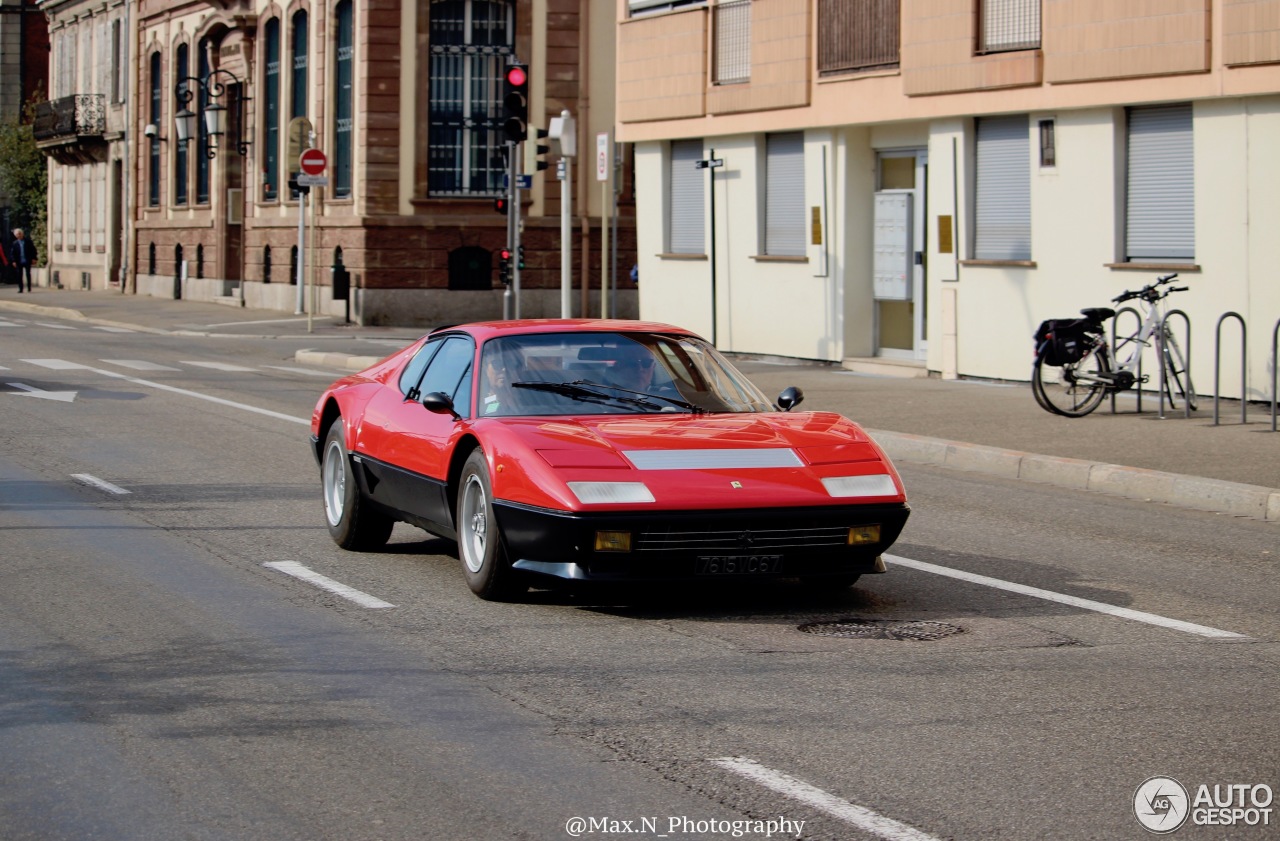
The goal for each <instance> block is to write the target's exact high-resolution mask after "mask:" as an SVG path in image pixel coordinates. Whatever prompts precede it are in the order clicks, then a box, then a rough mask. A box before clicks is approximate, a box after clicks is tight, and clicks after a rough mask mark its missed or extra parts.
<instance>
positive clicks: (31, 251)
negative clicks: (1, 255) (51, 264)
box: [9, 228, 36, 292]
mask: <svg viewBox="0 0 1280 841" xmlns="http://www.w3.org/2000/svg"><path fill="white" fill-rule="evenodd" d="M9 261H10V262H11V263H13V268H14V269H15V270H16V271H17V273H18V291H19V292H21V291H22V276H23V275H26V277H27V291H28V292H30V291H31V264H32V263H34V262H35V261H36V246H35V243H33V242H32V241H31V240H29V239H27V235H26V233H25V232H24V231H23V230H22V229H21V228H14V229H13V242H12V243H10V245H9Z"/></svg>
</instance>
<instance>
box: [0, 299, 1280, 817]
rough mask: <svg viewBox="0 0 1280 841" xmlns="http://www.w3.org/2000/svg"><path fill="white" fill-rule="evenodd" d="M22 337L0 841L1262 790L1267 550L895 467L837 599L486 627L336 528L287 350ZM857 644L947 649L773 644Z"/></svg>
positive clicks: (488, 613) (4, 483)
mask: <svg viewBox="0 0 1280 841" xmlns="http://www.w3.org/2000/svg"><path fill="white" fill-rule="evenodd" d="M41 321H42V322H44V323H36V322H35V321H32V320H29V319H21V318H17V317H10V318H7V320H6V323H7V324H11V325H13V326H9V327H0V366H2V367H3V368H4V370H0V418H3V424H4V430H5V436H6V439H5V440H6V444H5V447H4V448H3V450H0V575H2V576H3V579H2V580H3V582H4V583H3V586H2V587H0V837H3V838H4V839H6V841H9V839H14V841H18V839H37V838H38V839H90V838H93V839H97V838H101V839H135V838H136V839H151V838H157V839H160V838H163V839H173V838H193V839H204V838H211V839H212V838H217V839H224V838H229V839H266V838H271V839H292V838H298V839H330V838H332V839H420V838H443V837H449V838H485V839H490V838H494V839H496V838H530V839H556V838H569V837H571V835H570V833H569V832H568V830H569V829H571V828H572V826H571V825H570V821H571V819H573V818H575V817H581V818H584V819H587V823H586V824H585V826H584V827H583V828H582V831H581V833H580V835H579V837H597V836H603V835H620V834H630V835H632V836H639V837H659V836H662V835H665V836H666V837H671V838H716V837H734V836H733V834H732V827H734V826H737V827H738V828H739V829H740V830H742V834H741V835H740V836H739V837H745V838H764V837H766V831H768V832H771V833H772V835H771V836H769V837H789V838H794V837H797V832H796V828H797V822H799V821H803V822H804V824H803V827H802V828H801V829H800V830H799V832H798V835H799V836H800V837H803V838H807V839H865V838H920V839H926V838H939V839H943V838H955V839H992V838H1010V839H1023V838H1025V839H1047V838H1064V839H1085V838H1098V839H1117V838H1143V837H1146V836H1147V834H1148V833H1147V831H1146V830H1144V829H1143V828H1142V826H1141V825H1140V824H1139V823H1138V821H1137V819H1136V818H1135V816H1134V810H1133V798H1134V793H1135V790H1136V789H1137V788H1138V787H1139V786H1140V785H1141V784H1142V783H1143V782H1144V781H1145V780H1147V779H1148V778H1150V777H1153V776H1158V775H1167V776H1170V777H1173V778H1176V779H1177V780H1178V781H1180V782H1181V783H1182V784H1183V785H1185V786H1186V787H1187V788H1188V789H1189V791H1190V793H1191V794H1192V795H1194V793H1195V791H1196V787H1197V786H1199V785H1201V784H1205V785H1208V786H1210V788H1212V787H1213V786H1214V785H1218V786H1226V785H1229V784H1248V785H1250V786H1253V785H1259V784H1265V785H1268V786H1270V788H1271V789H1272V790H1275V789H1280V747H1278V744H1277V739H1276V735H1275V722H1276V721H1277V720H1280V716H1278V715H1277V712H1278V707H1280V702H1278V701H1277V698H1278V697H1280V692H1278V691H1277V690H1280V669H1278V668H1277V667H1278V666H1280V654H1278V651H1277V646H1276V644H1275V641H1276V639H1277V636H1278V635H1280V618H1278V617H1277V612H1276V610H1275V608H1274V605H1275V603H1276V601H1277V597H1278V596H1280V586H1278V585H1277V583H1276V580H1275V574H1274V573H1275V569H1276V554H1277V553H1278V552H1280V546H1277V544H1276V540H1275V527H1274V524H1269V523H1265V522H1260V521H1257V520H1250V519H1238V518H1230V517H1225V516H1222V515H1214V514H1209V513H1201V512H1195V511H1184V510H1177V509H1171V508H1168V507H1165V506H1157V505H1149V504H1144V503H1142V502H1140V501H1130V500H1123V499H1116V498H1110V497H1099V496H1097V495H1091V494H1088V493H1085V492H1080V491H1071V490H1066V489H1061V488H1055V487H1052V486H1048V485H1030V484H1028V483H1025V482H1022V483H1019V482H1013V481H1004V480H1000V479H997V478H993V477H989V476H982V475H976V474H966V473H958V472H953V471H947V470H944V469H939V468H927V467H905V466H900V467H902V472H903V476H904V479H905V481H906V483H907V487H908V491H909V493H910V497H911V502H912V506H913V509H914V513H913V515H912V518H911V520H910V522H909V523H908V526H907V529H906V531H905V532H904V534H903V536H902V538H901V540H900V542H899V543H898V545H897V546H896V547H895V548H894V553H895V556H896V558H897V560H894V559H891V560H890V567H891V568H890V573H889V574H887V575H883V576H874V577H867V578H864V579H863V580H862V581H861V582H859V585H858V586H857V587H855V588H853V589H850V590H848V591H846V592H843V593H837V594H825V595H815V594H812V593H810V592H808V591H805V590H803V589H801V588H800V587H798V586H792V585H791V584H790V583H785V582H784V583H782V584H778V585H774V586H769V587H765V588H739V589H735V590H732V591H719V590H715V591H713V590H706V589H693V588H688V589H683V590H681V591H678V592H672V591H671V589H670V588H666V589H654V590H644V591H635V590H629V589H628V590H618V589H615V590H587V591H558V590H540V591H534V592H533V593H531V594H530V597H529V599H528V600H527V601H526V602H524V603H520V604H494V603H487V602H482V601H480V600H478V599H476V598H474V597H473V596H472V595H471V594H470V593H469V592H468V591H467V589H466V586H465V584H464V583H463V580H462V575H461V573H460V570H459V566H460V564H459V562H458V560H457V558H456V555H455V554H454V552H455V549H454V547H453V545H452V544H450V543H448V542H446V541H442V540H438V539H435V538H432V537H430V536H428V535H426V534H424V533H423V532H420V531H417V530H414V529H410V528H407V527H402V526H398V527H397V530H396V532H395V534H394V536H393V540H392V544H391V545H390V546H389V547H388V549H387V551H385V552H380V553H372V554H351V553H345V552H342V551H341V550H339V549H337V548H336V547H335V546H334V545H333V544H332V542H331V541H330V540H329V537H328V534H327V533H326V531H325V529H324V526H323V520H322V516H323V515H322V513H321V508H320V502H319V483H318V476H317V470H316V467H315V465H314V462H313V460H312V457H311V455H310V454H309V452H308V451H307V448H306V439H307V435H308V430H307V426H306V425H305V421H306V420H307V418H308V417H309V414H310V410H311V406H312V404H313V402H314V400H315V398H316V397H317V396H318V393H319V391H320V390H321V388H323V386H324V384H325V383H326V382H327V378H328V375H327V374H326V373H325V372H323V371H315V370H308V369H306V368H302V367H300V366H298V365H297V364H296V363H294V362H293V359H294V353H295V351H296V350H297V349H298V348H299V347H301V346H303V343H302V342H301V341H300V340H292V339H281V340H266V339H237V340H231V339H217V338H206V337H168V336H154V335H144V334H139V333H123V332H108V331H105V330H101V329H95V328H92V327H89V326H86V325H83V324H80V325H76V324H73V323H71V322H65V323H64V322H58V321H57V320H51V319H41ZM71 327H75V328H77V329H64V328H71ZM386 350H387V348H385V347H383V348H382V351H383V352H385V351H386ZM368 352H369V353H377V352H378V350H377V349H375V348H374V347H373V346H371V347H370V348H369V349H368ZM210 365H220V366H226V365H231V366H234V368H236V369H240V370H234V369H233V370H228V369H226V368H225V367H222V368H218V367H209V366H210ZM74 366H79V367H74ZM157 366H159V367H157ZM744 369H745V370H747V371H748V373H752V374H758V375H760V376H765V375H766V374H765V371H766V369H765V368H764V367H760V368H759V369H757V370H754V371H753V369H752V363H744ZM33 389H36V390H40V391H41V392H43V393H44V394H43V395H41V394H38V393H37V392H36V391H33ZM68 392H75V395H74V398H72V399H70V400H67V399H65V398H66V396H67V393H68ZM57 395H61V396H62V397H63V399H57ZM76 477H79V478H76ZM95 480H96V482H95ZM101 482H105V483H109V485H110V486H114V487H115V488H116V489H118V490H124V491H128V493H124V494H121V493H116V492H114V491H113V490H112V488H111V487H109V486H104V485H102V484H101ZM290 562H292V563H299V564H303V565H305V566H306V567H307V568H308V569H311V570H314V571H315V572H318V573H320V574H322V575H324V576H327V577H329V578H330V579H332V580H334V581H337V582H341V583H342V584H343V585H346V586H348V587H351V588H355V589H356V590H358V591H360V592H362V593H365V594H368V595H370V596H372V597H376V598H377V599H378V600H381V602H382V603H385V604H387V605H390V606H389V607H377V608H368V607H362V606H361V605H360V604H358V603H356V602H353V601H351V600H350V599H348V598H344V597H342V596H339V595H336V594H334V593H331V592H329V591H326V590H322V589H318V588H317V587H315V586H313V585H312V584H310V583H307V582H305V581H302V580H299V579H297V578H294V577H292V576H290V575H287V574H285V573H284V572H282V571H281V568H279V567H276V566H266V565H267V564H280V563H286V564H287V563H290ZM956 575H964V576H967V578H963V579H962V578H957V577H955V576H956ZM1009 585H1013V586H1014V587H1015V588H1016V587H1017V586H1019V585H1020V586H1021V587H1023V588H1027V587H1030V588H1037V589H1036V590H1034V591H1027V590H1026V589H1023V590H1021V591H1016V590H1010V589H1008V586H1009ZM1064 598H1065V602H1066V603H1064ZM1126 610H1127V611H1132V612H1131V613H1125V612H1124V611H1126ZM859 619H861V620H876V621H899V620H901V621H908V620H911V621H918V622H922V623H937V624H926V625H923V626H917V627H923V629H924V630H925V631H927V632H935V633H938V634H941V633H943V632H946V631H953V630H954V631H955V633H951V634H950V635H947V636H942V637H940V638H937V639H932V640H924V641H916V640H900V639H865V638H844V637H831V636H819V635H814V634H811V633H805V632H802V631H801V630H800V627H801V626H802V625H807V624H810V623H834V622H840V621H843V622H845V623H846V625H847V624H848V623H849V622H850V621H852V620H859ZM1233 635H1234V636H1233ZM725 758H736V759H737V761H735V762H727V761H721V760H724V759H725ZM778 789H782V790H781V791H779V790H778ZM673 817H675V818H682V817H683V818H687V819H688V820H689V821H690V823H683V824H677V825H675V826H674V827H673V826H672V825H671V824H670V823H669V819H670V818H673ZM1272 817H1273V818H1274V817H1275V816H1272ZM593 818H594V819H596V820H595V822H594V823H592V822H591V821H590V819H593ZM782 820H786V821H790V822H791V823H790V824H788V825H787V826H786V829H785V831H784V830H783V827H782V826H781V823H780V822H781V821H782ZM611 821H612V822H611ZM716 821H723V822H726V823H714V822H716ZM732 821H748V822H749V821H759V822H760V823H759V824H750V823H747V824H737V825H735V824H732V823H730V822H732ZM766 821H773V822H774V824H773V825H767V824H766V823H765V822H766ZM625 822H630V824H627V823H625ZM1274 825H1275V820H1274V819H1273V820H1272V823H1271V827H1261V826H1258V827H1250V826H1235V827H1222V826H1194V825H1192V823H1191V822H1190V821H1188V823H1187V825H1185V826H1183V827H1182V828H1181V829H1180V830H1178V832H1177V837H1179V838H1183V837H1185V838H1212V839H1223V838H1243V839H1246V840H1247V839H1252V838H1259V839H1261V838H1267V837H1274V833H1275V830H1274ZM628 828H629V829H630V830H631V832H626V830H627V829H628Z"/></svg>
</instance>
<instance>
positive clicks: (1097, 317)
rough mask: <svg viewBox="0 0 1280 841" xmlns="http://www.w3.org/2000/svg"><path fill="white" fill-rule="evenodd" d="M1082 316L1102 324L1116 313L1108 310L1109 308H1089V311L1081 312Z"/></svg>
mask: <svg viewBox="0 0 1280 841" xmlns="http://www.w3.org/2000/svg"><path fill="white" fill-rule="evenodd" d="M1080 314H1081V315H1083V316H1084V317H1085V318H1087V319H1089V320H1090V321H1097V322H1099V323H1101V322H1103V321H1106V320H1107V319H1108V318H1111V317H1112V316H1113V315H1115V314H1116V311H1115V310H1113V309H1108V308H1107V307H1089V308H1087V309H1083V310H1080Z"/></svg>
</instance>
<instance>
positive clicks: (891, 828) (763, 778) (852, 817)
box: [711, 756, 939, 841]
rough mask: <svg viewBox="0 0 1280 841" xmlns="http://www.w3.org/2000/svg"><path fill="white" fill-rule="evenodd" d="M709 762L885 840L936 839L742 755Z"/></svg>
mask: <svg viewBox="0 0 1280 841" xmlns="http://www.w3.org/2000/svg"><path fill="white" fill-rule="evenodd" d="M711 763H712V764H713V765H719V766H720V767H721V768H724V769H725V770H726V771H732V772H733V773H735V774H738V775H739V776H742V777H746V778H747V779H748V780H752V781H754V782H757V783H759V784H760V785H762V786H764V787H765V788H768V789H772V790H773V791H776V792H778V793H779V794H782V795H784V796H786V797H790V798H791V799H792V800H797V801H799V802H801V803H804V804H805V805H807V806H810V807H812V808H814V809H817V810H818V811H820V812H824V813H826V814H828V815H830V816H831V817H833V818H836V819H837V820H840V821H843V822H844V823H847V824H849V825H850V826H855V827H857V828H858V829H861V830H862V831H864V832H869V833H871V834H872V835H875V836H876V837H878V838H883V839H885V841H939V839H938V838H937V837H935V836H933V835H930V834H929V833H927V832H921V831H920V830H918V829H916V828H915V827H914V826H910V825H908V824H905V823H902V822H901V821H895V820H894V819H893V818H886V817H885V816H884V815H881V814H880V813H878V812H873V811H871V810H870V809H868V808H867V807H865V806H859V805H858V804H856V803H850V802H849V801H848V800H843V799H841V798H839V797H836V796H835V795H834V794H831V793H830V792H826V791H823V790H822V789H820V788H818V787H817V786H813V785H810V784H809V783H806V782H804V781H803V780H797V779H796V778H795V777H792V776H791V775H789V774H784V773H782V772H781V771H775V770H773V769H772V768H766V767H765V766H763V765H761V764H760V763H759V762H756V761H755V760H753V759H746V758H744V757H741V756H727V757H723V758H721V759H713V760H711Z"/></svg>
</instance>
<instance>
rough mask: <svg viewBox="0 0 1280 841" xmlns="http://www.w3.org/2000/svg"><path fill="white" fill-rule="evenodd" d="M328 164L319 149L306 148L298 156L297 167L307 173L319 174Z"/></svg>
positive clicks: (327, 160)
mask: <svg viewBox="0 0 1280 841" xmlns="http://www.w3.org/2000/svg"><path fill="white" fill-rule="evenodd" d="M328 165H329V159H328V158H326V157H325V154H324V152H321V151H320V150H319V149H307V150H306V151H304V152H303V153H302V154H301V155H299V156H298V169H300V170H302V172H304V173H306V174H307V175H320V174H321V173H323V172H324V170H325V167H327V166H328Z"/></svg>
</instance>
